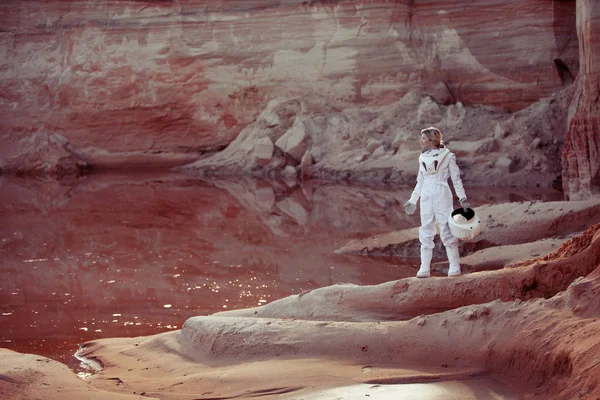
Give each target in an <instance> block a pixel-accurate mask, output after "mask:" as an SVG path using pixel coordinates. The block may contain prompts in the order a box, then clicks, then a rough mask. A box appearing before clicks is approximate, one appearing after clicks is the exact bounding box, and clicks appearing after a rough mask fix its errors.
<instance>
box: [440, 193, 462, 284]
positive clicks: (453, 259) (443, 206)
mask: <svg viewBox="0 0 600 400" xmlns="http://www.w3.org/2000/svg"><path fill="white" fill-rule="evenodd" d="M452 208H453V207H452V193H451V192H450V189H449V188H448V190H447V191H446V190H445V193H444V196H442V199H441V201H440V202H439V203H438V204H437V205H436V210H435V218H436V220H437V221H438V225H439V227H440V238H441V239H442V243H444V247H445V248H446V255H447V256H448V262H449V264H450V267H449V269H448V276H457V275H460V255H459V253H458V239H457V238H456V237H454V235H452V231H450V226H449V225H448V217H449V216H450V214H452Z"/></svg>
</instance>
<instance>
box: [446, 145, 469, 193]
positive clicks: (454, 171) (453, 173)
mask: <svg viewBox="0 0 600 400" xmlns="http://www.w3.org/2000/svg"><path fill="white" fill-rule="evenodd" d="M448 167H449V168H450V179H452V186H454V191H455V192H456V195H457V196H458V198H459V199H466V198H467V194H466V193H465V188H464V187H463V184H462V180H461V179H460V169H459V168H458V165H456V156H455V155H454V154H451V155H450V159H449V160H448Z"/></svg>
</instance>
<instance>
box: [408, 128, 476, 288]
mask: <svg viewBox="0 0 600 400" xmlns="http://www.w3.org/2000/svg"><path fill="white" fill-rule="evenodd" d="M442 138H443V137H442V133H441V132H440V131H439V129H437V128H434V127H430V128H426V129H423V130H422V131H421V155H420V156H419V173H418V175H417V185H416V186H415V189H414V191H413V192H412V195H411V196H410V199H409V200H408V201H407V202H406V203H405V204H404V211H405V212H406V214H408V215H412V214H414V212H415V211H416V209H417V201H419V198H421V227H420V228H419V241H420V242H421V267H420V268H419V271H418V272H417V277H418V278H427V277H429V276H430V265H431V258H432V257H433V248H434V245H433V238H434V236H435V234H436V223H437V225H438V227H439V229H440V237H441V239H442V243H444V247H445V248H446V254H447V256H448V261H449V263H450V268H449V270H448V276H457V275H460V274H461V272H460V256H459V254H458V239H457V238H456V237H454V236H453V235H452V232H451V231H450V227H449V226H448V217H449V216H450V214H451V213H452V210H453V205H452V191H451V190H450V186H449V185H448V178H451V179H452V185H453V186H454V190H455V191H456V195H457V196H458V198H459V203H460V205H461V207H463V208H465V209H466V208H469V207H470V205H469V202H468V201H467V195H466V194H465V189H464V188H463V184H462V181H461V179H460V171H459V169H458V166H457V165H456V156H455V155H454V154H453V153H451V152H450V150H448V148H446V147H445V146H444V142H443V140H442Z"/></svg>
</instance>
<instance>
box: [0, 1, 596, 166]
mask: <svg viewBox="0 0 600 400" xmlns="http://www.w3.org/2000/svg"><path fill="white" fill-rule="evenodd" d="M590 4H591V3H590ZM582 12H583V11H582ZM0 15H2V22H1V23H0V27H1V29H0V31H1V33H0V53H2V55H3V56H2V57H1V58H0V96H1V99H2V101H1V102H0V113H1V115H2V118H1V119H0V130H1V132H2V135H1V137H0V168H2V169H3V170H5V171H10V170H12V171H15V170H16V171H22V172H29V171H31V170H42V171H47V170H56V169H57V168H58V170H59V171H58V172H60V169H61V168H63V169H64V168H66V169H69V168H73V166H77V165H84V164H89V165H91V166H96V167H101V166H105V167H124V166H128V167H131V166H135V165H148V164H149V163H150V164H153V165H157V166H171V165H177V164H183V163H186V162H189V161H191V160H195V159H196V158H197V157H198V156H199V155H201V154H202V153H204V152H207V151H208V152H210V151H215V150H217V149H220V148H223V147H224V146H226V145H227V144H228V143H230V142H231V141H232V140H233V139H234V138H235V137H236V135H237V134H238V133H239V132H240V131H241V130H242V129H243V128H244V127H245V126H246V125H248V124H249V123H251V122H252V121H254V119H255V118H256V117H257V116H258V114H259V113H260V111H261V110H263V109H264V108H265V106H266V104H267V103H268V102H269V101H270V100H272V99H274V98H276V97H282V98H290V97H294V96H300V97H303V98H319V99H321V101H323V102H325V103H327V104H329V105H331V106H340V107H342V106H346V107H347V106H353V105H361V106H376V105H385V104H389V103H391V102H393V101H397V100H398V99H399V98H400V97H401V96H402V95H404V94H406V93H407V92H409V91H411V90H415V89H417V90H420V91H423V92H425V93H428V94H430V95H431V96H432V97H433V98H434V100H436V101H437V102H438V103H440V104H449V103H455V102H459V101H460V102H462V103H463V104H465V105H466V106H469V105H488V106H493V107H495V108H497V109H502V110H505V111H515V110H520V109H522V108H524V107H526V106H528V105H530V104H532V103H534V102H535V101H537V100H538V99H540V98H542V97H545V96H549V95H551V94H552V93H554V92H556V91H558V90H560V89H562V88H563V87H564V86H565V85H569V84H570V83H571V81H572V80H573V78H574V75H575V74H576V71H577V69H578V68H579V65H578V64H579V61H580V60H579V59H578V48H577V32H576V29H575V1H574V0H570V1H569V0H567V1H551V2H548V1H547V0H525V1H519V2H507V1H505V0H485V1H478V2H471V1H456V2H441V3H440V2H436V3H427V2H426V3H421V2H416V1H381V0H380V1H343V0H339V1H311V2H306V1H300V0H285V1H281V0H263V1H228V2H224V1H216V0H215V1H197V0H182V1H179V2H171V1H115V0H112V1H110V0H109V1H58V0H50V1H43V2H42V1H28V2H4V3H3V4H0ZM590 38H591V36H590ZM590 40H591V39H590ZM415 111H416V110H415ZM40 143H41V144H40ZM57 166H58V167H57Z"/></svg>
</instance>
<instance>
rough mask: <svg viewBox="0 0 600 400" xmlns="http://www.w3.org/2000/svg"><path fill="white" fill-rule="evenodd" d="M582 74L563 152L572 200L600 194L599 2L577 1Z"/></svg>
mask: <svg viewBox="0 0 600 400" xmlns="http://www.w3.org/2000/svg"><path fill="white" fill-rule="evenodd" d="M577 36H578V38H579V74H578V75H577V82H576V83H577V91H576V92H575V96H574V98H573V102H572V104H571V110H570V121H569V131H568V134H567V138H566V140H565V146H564V150H563V154H562V163H563V173H562V177H563V186H564V191H565V193H566V194H567V196H568V197H569V198H571V199H587V198H590V197H592V196H593V195H594V194H596V195H598V193H600V42H598V38H599V37H600V4H599V3H598V2H597V1H593V0H579V1H578V2H577Z"/></svg>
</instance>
